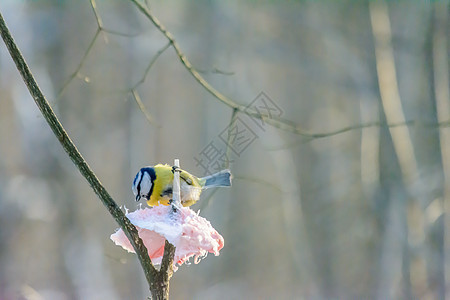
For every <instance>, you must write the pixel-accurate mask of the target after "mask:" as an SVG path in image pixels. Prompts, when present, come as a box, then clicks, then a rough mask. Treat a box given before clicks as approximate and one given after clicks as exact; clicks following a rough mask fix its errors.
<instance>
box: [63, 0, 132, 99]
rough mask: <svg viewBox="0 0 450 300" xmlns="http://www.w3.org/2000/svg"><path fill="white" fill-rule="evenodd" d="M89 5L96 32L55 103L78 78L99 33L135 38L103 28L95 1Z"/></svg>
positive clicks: (92, 0)
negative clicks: (95, 24)
mask: <svg viewBox="0 0 450 300" xmlns="http://www.w3.org/2000/svg"><path fill="white" fill-rule="evenodd" d="M90 4H91V8H92V11H93V13H94V16H95V20H96V22H97V30H96V32H95V35H94V37H93V38H92V40H91V42H90V43H89V46H88V48H87V49H86V51H85V52H84V54H83V57H82V58H81V60H80V62H79V63H78V65H77V68H76V69H75V71H74V72H73V73H72V74H70V76H69V77H68V78H67V79H66V81H65V82H64V84H63V86H62V87H61V89H60V90H59V92H58V94H57V96H56V100H55V101H56V102H57V101H59V100H60V99H61V97H62V96H63V95H64V93H65V91H66V89H67V87H68V86H69V84H70V83H71V82H72V80H73V79H75V78H76V77H77V76H78V74H79V72H80V70H81V68H82V67H83V65H84V63H85V62H86V59H87V57H88V55H89V53H90V52H91V50H92V48H93V47H94V44H95V42H96V41H97V38H98V37H99V36H100V33H101V32H102V31H103V32H105V33H109V34H113V35H119V36H124V37H134V36H137V34H127V33H122V32H117V31H115V30H111V29H107V28H105V27H104V26H103V20H102V18H101V17H100V14H99V13H98V10H97V3H96V2H95V0H90Z"/></svg>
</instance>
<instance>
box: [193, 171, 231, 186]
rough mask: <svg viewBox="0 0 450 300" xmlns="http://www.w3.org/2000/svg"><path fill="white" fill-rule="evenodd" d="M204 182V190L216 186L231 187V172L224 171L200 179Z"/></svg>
mask: <svg viewBox="0 0 450 300" xmlns="http://www.w3.org/2000/svg"><path fill="white" fill-rule="evenodd" d="M200 181H201V182H204V183H205V184H204V185H203V188H204V189H207V188H210V187H216V186H231V172H230V170H222V171H220V172H218V173H215V174H212V175H210V176H206V177H203V178H201V179H200Z"/></svg>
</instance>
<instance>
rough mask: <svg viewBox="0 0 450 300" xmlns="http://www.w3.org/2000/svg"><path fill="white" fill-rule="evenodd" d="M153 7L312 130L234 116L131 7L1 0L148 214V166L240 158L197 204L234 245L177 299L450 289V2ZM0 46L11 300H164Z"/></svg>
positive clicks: (207, 69) (47, 78) (34, 61)
mask: <svg viewBox="0 0 450 300" xmlns="http://www.w3.org/2000/svg"><path fill="white" fill-rule="evenodd" d="M92 4H96V10H93V6H92ZM147 4H148V5H149V6H150V8H151V9H152V11H153V14H154V15H155V16H156V17H157V18H159V19H160V20H161V22H162V23H163V24H164V25H165V26H166V27H167V29H168V30H169V31H170V32H171V33H172V34H173V35H174V37H175V39H176V41H177V42H178V43H179V46H180V48H181V49H182V51H183V53H184V54H185V55H186V57H187V58H188V59H189V60H190V61H191V63H192V64H193V66H194V68H195V69H197V70H198V71H199V72H200V74H201V75H202V76H203V77H204V78H205V79H206V80H207V81H208V82H209V83H210V84H211V85H212V86H214V87H215V88H216V89H217V90H219V91H220V92H222V93H224V94H225V95H227V96H229V97H230V98H231V99H233V100H235V101H236V102H238V103H239V104H242V105H250V106H251V107H253V108H254V109H257V110H259V111H261V112H264V111H262V110H263V109H264V108H266V111H265V112H267V113H269V112H273V113H274V117H281V118H283V119H286V120H290V121H293V122H295V123H296V124H297V125H298V128H297V133H292V132H289V131H288V130H280V129H277V128H274V127H273V126H271V125H270V124H268V123H267V122H261V121H258V120H255V119H252V118H250V117H249V116H247V115H246V114H244V113H243V112H238V113H237V114H236V115H234V118H233V110H232V109H231V108H230V107H228V106H227V105H225V104H223V103H221V102H220V101H219V100H217V99H216V98H215V97H213V95H211V94H210V93H208V92H207V91H206V90H205V89H204V88H203V87H202V86H201V85H200V84H199V83H198V82H197V81H195V79H194V78H193V77H192V76H191V74H190V73H189V72H188V71H187V70H186V68H184V66H183V64H182V63H181V62H180V60H179V58H178V56H177V55H176V53H175V51H174V50H173V48H172V47H170V45H168V41H167V39H166V38H165V37H164V36H163V35H162V34H161V33H160V32H159V31H158V30H157V29H156V28H155V26H154V25H153V24H152V23H151V22H149V20H148V19H147V18H146V17H145V16H144V15H143V14H142V13H141V12H140V11H139V10H138V9H137V8H136V5H135V4H133V3H132V2H131V1H124V0H121V1H119V0H114V1H104V0H97V1H96V2H90V1H89V0H83V1H65V0H53V1H52V0H29V1H26V0H2V1H1V3H0V11H1V12H2V14H3V16H4V18H5V20H6V22H7V24H8V26H9V27H10V30H11V32H12V34H13V36H14V37H15V39H16V42H17V43H18V46H19V47H20V49H21V50H22V53H23V54H24V56H25V58H26V59H27V61H28V63H29V65H30V68H31V70H32V72H33V73H34V75H35V76H36V78H37V81H38V83H39V84H40V86H41V88H42V89H43V91H44V93H45V95H46V96H47V98H48V99H49V101H50V102H51V104H52V106H53V108H54V110H55V112H56V113H57V115H58V116H59V118H60V120H61V122H62V123H63V125H64V126H65V128H66V130H67V131H68V133H69V135H70V136H71V138H72V139H73V140H74V142H75V144H76V145H77V146H78V148H79V150H80V151H81V153H82V154H83V155H84V157H85V159H86V160H87V162H88V163H89V164H90V165H91V167H92V169H93V170H94V171H95V172H96V174H97V175H98V177H99V178H100V180H101V181H102V182H103V184H104V185H105V186H106V188H107V189H108V190H109V192H110V193H111V195H112V196H113V198H114V199H115V200H116V202H117V203H118V204H119V205H125V206H126V207H127V208H128V209H131V210H134V209H135V208H136V207H138V204H136V202H135V201H134V197H133V195H132V192H131V182H132V180H133V178H134V175H135V174H136V172H137V171H138V170H139V168H140V167H142V166H145V165H153V164H156V163H159V162H162V163H169V164H171V163H172V162H173V159H174V158H180V161H181V166H182V167H183V168H184V169H186V170H189V171H191V172H192V173H194V174H197V175H206V173H208V172H210V171H213V169H217V168H218V167H222V166H224V165H227V164H228V163H229V167H230V168H231V170H232V172H233V174H234V182H233V184H234V185H233V187H232V188H231V189H220V190H218V191H216V192H214V191H208V192H207V193H205V194H204V195H203V200H202V201H201V202H200V203H197V204H196V205H195V206H193V208H194V209H195V210H198V209H200V210H201V215H202V216H204V217H206V218H207V219H208V220H210V221H211V223H212V225H213V226H214V227H215V228H216V229H217V230H218V231H219V232H220V233H221V234H222V235H223V236H224V238H225V247H224V249H223V250H222V251H221V254H220V256H219V257H214V256H212V255H210V256H209V257H207V258H206V259H205V260H203V261H202V262H201V263H200V264H199V265H194V264H192V265H190V266H182V267H181V268H180V269H179V270H178V271H177V272H176V273H175V275H174V277H173V279H172V280H171V291H170V292H171V298H172V299H363V298H365V299H367V298H371V299H414V298H415V299H444V298H445V295H446V294H447V295H450V294H449V290H450V277H449V275H450V264H449V258H448V257H447V256H446V255H445V254H448V253H449V250H450V244H449V241H450V226H449V225H450V224H448V223H446V221H445V219H444V212H449V211H450V205H449V201H450V198H449V197H450V128H449V120H450V99H449V68H448V66H449V64H448V62H449V51H448V49H450V47H449V3H448V1H445V0H442V1H391V2H387V3H386V2H382V1H344V0H341V1H287V0H279V1H256V0H254V1H250V0H249V1H237V0H233V1H212V0H211V1H207V0H198V1H187V0H186V1H174V0H169V1H147ZM0 44H1V45H0V299H6V300H9V299H30V300H39V299H61V300H63V299H145V297H147V296H149V292H148V286H147V283H146V282H145V278H144V274H143V272H142V270H141V268H140V266H139V264H138V261H137V259H136V257H135V255H134V254H129V253H126V252H125V251H124V250H122V249H121V248H119V247H117V246H115V245H114V244H113V243H112V242H111V241H110V239H109V236H110V234H111V233H113V232H114V230H115V229H116V228H117V227H118V225H117V224H116V223H115V222H114V220H113V218H111V216H110V215H109V213H108V212H107V210H106V209H105V208H104V207H103V206H102V204H101V202H100V201H99V199H98V198H97V196H96V195H95V194H94V193H93V191H92V189H91V188H90V187H89V185H88V184H87V182H86V181H85V179H84V178H83V177H82V176H81V175H80V174H79V172H78V170H77V169H76V168H75V167H74V165H73V164H72V162H71V161H70V159H69V158H68V157H67V155H66V154H65V153H64V152H63V150H62V147H61V146H60V145H59V143H58V141H57V140H56V138H55V137H54V136H53V133H52V132H51V130H50V129H49V127H48V125H47V124H46V123H45V121H44V120H43V118H42V116H41V114H40V112H39V111H38V109H37V107H36V105H35V104H34V103H33V100H32V98H31V97H30V95H29V93H28V91H27V89H26V87H25V85H24V83H23V82H22V80H21V78H20V76H19V75H18V72H17V70H16V69H15V66H14V65H13V63H12V60H11V58H10V57H9V54H8V53H7V51H6V48H5V46H4V44H3V43H0ZM165 48H166V49H165ZM158 54H160V55H158ZM155 58H157V59H155ZM152 60H153V64H152V65H151V68H150V69H148V67H149V64H150V63H151V62H152ZM146 70H147V71H148V72H147V71H146ZM145 74H147V75H146V76H144V75H145ZM140 101H141V103H140ZM139 103H140V104H141V106H140V105H138V104H139ZM263 103H265V104H267V106H262V104H263ZM267 107H270V108H271V109H270V110H267ZM144 112H145V113H144ZM232 119H233V120H234V122H231V120H232ZM230 122H231V126H230ZM386 124H391V125H392V126H387V125H386ZM405 124H406V125H407V126H405ZM239 126H240V127H239ZM349 127H350V128H349ZM239 128H240V129H239ZM341 129H344V130H342V132H336V131H341ZM242 130H244V131H245V136H244V137H243V136H237V133H238V132H242ZM300 131H301V132H300ZM233 133H236V134H234V135H233ZM300 133H304V134H300ZM322 134H323V135H322ZM227 144H228V145H229V147H227ZM224 154H228V155H227V156H225V155H224ZM208 159H209V160H208ZM446 224H447V225H446Z"/></svg>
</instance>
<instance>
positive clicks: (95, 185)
mask: <svg viewBox="0 0 450 300" xmlns="http://www.w3.org/2000/svg"><path fill="white" fill-rule="evenodd" d="M0 34H1V36H2V38H3V41H4V42H5V44H6V47H7V48H8V51H9V53H10V55H11V58H12V59H13V61H14V63H15V64H16V67H17V69H18V71H19V73H20V75H21V76H22V78H23V81H24V82H25V84H26V85H27V88H28V90H29V92H30V94H31V96H32V97H33V99H34V101H35V103H36V105H37V106H38V108H39V109H40V111H41V113H42V115H43V116H44V118H45V120H46V121H47V123H48V124H49V126H50V128H51V129H52V131H53V133H54V134H55V136H56V137H57V139H58V140H59V142H60V144H61V145H62V147H63V148H64V150H65V151H66V153H67V154H68V155H69V157H70V159H71V160H72V162H73V163H74V164H75V165H76V166H77V168H78V170H79V171H80V173H81V174H82V175H83V176H84V178H86V180H87V181H88V183H89V185H90V186H91V187H92V189H93V190H94V192H95V193H96V194H97V196H98V197H99V198H100V200H101V201H102V203H103V205H105V207H106V208H107V209H108V211H109V213H110V214H111V215H112V216H113V218H114V219H115V220H116V222H117V223H118V224H119V225H120V227H121V228H122V230H123V231H124V233H125V234H126V236H127V238H128V239H129V241H130V243H131V245H132V246H133V248H134V250H135V252H136V254H137V256H138V259H139V261H140V263H141V266H142V268H143V270H144V273H145V277H146V279H147V281H148V283H149V285H150V284H151V282H152V281H153V280H154V278H155V277H156V276H157V270H156V269H155V267H154V266H153V264H152V261H151V259H150V257H149V256H148V252H147V248H146V247H145V246H144V244H143V242H142V240H141V238H140V237H139V235H138V231H137V229H136V227H135V226H134V225H133V224H131V222H130V220H129V219H128V218H127V217H126V216H125V215H124V213H123V212H122V210H121V209H120V208H119V207H118V206H117V204H116V203H115V202H114V200H113V199H112V198H111V196H110V195H109V193H108V191H107V190H106V189H105V187H104V186H103V185H102V184H101V183H100V181H99V180H98V178H97V177H96V176H95V174H94V172H93V171H92V170H91V168H90V167H89V165H88V164H87V162H86V161H85V160H84V158H83V157H82V156H81V154H80V152H79V151H78V149H77V147H76V146H75V144H74V143H73V142H72V140H71V139H70V137H69V136H68V134H67V133H66V131H65V130H64V128H63V126H62V125H61V123H60V122H59V120H58V118H57V117H56V115H55V113H54V112H53V109H52V108H51V106H50V104H49V103H48V101H47V99H46V98H45V96H44V95H43V93H42V91H41V90H40V88H39V86H38V84H37V83H36V80H35V79H34V77H33V75H32V73H31V71H30V69H29V67H28V65H27V63H26V62H25V59H24V58H23V56H22V54H21V53H20V51H19V49H18V47H17V45H16V43H15V42H14V39H13V38H12V36H11V34H10V32H9V30H8V28H7V26H6V24H5V21H4V19H3V16H2V14H1V13H0Z"/></svg>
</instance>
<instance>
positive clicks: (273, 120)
mask: <svg viewBox="0 0 450 300" xmlns="http://www.w3.org/2000/svg"><path fill="white" fill-rule="evenodd" d="M130 1H131V2H132V3H133V4H134V5H135V6H136V7H137V8H138V9H139V11H141V12H142V13H143V14H144V15H145V16H146V17H147V18H148V19H149V20H150V21H151V22H152V23H153V25H154V26H155V27H156V28H157V29H158V30H159V31H160V32H161V33H162V34H163V35H164V36H165V37H166V38H167V40H168V41H169V43H170V44H171V46H172V48H173V49H174V50H175V52H176V54H177V56H178V58H179V59H180V61H181V63H182V65H183V66H184V67H185V68H186V69H187V70H188V72H189V73H190V74H191V75H192V76H193V77H194V78H195V80H197V82H198V83H199V84H200V85H201V86H203V88H205V89H206V90H207V91H208V92H209V93H210V94H211V95H213V96H214V97H215V98H216V99H218V100H219V101H221V102H222V103H224V104H225V105H227V106H229V107H231V108H233V109H236V110H237V111H239V112H242V113H245V114H247V115H249V116H250V117H253V118H257V119H260V120H262V121H264V122H267V123H268V124H270V125H272V126H274V127H276V128H278V129H281V130H284V131H288V132H292V133H295V134H298V135H301V136H304V137H309V138H324V137H329V136H333V135H337V134H341V133H344V132H347V131H351V130H355V129H361V128H367V127H372V126H380V125H381V124H380V123H379V122H371V123H366V124H358V125H354V126H348V127H345V128H341V129H338V130H334V131H330V132H324V133H313V132H309V131H307V130H305V129H303V128H302V127H301V126H300V125H298V124H296V123H295V122H293V121H290V120H287V119H284V118H281V117H277V116H270V115H267V114H263V113H260V112H257V111H254V110H252V109H251V108H249V107H247V106H245V105H241V104H239V103H237V102H236V101H234V100H232V99H230V98H228V97H227V96H225V95H224V94H222V93H220V92H219V91H217V90H216V89H215V88H214V87H212V86H211V85H210V84H209V83H208V82H207V81H206V80H205V79H204V78H203V77H202V76H201V75H200V73H199V72H198V71H196V69H195V68H194V67H193V66H192V64H191V63H190V62H189V60H188V59H187V57H186V55H185V54H184V53H183V52H182V51H181V48H180V46H179V45H178V43H177V41H176V40H175V38H174V37H173V35H172V34H171V33H170V32H169V31H167V29H166V28H165V26H164V25H163V24H162V23H161V22H160V21H159V20H158V19H157V18H156V17H155V16H154V15H153V13H152V11H151V10H150V9H149V8H148V7H146V6H145V5H144V4H142V3H141V2H139V1H138V0H130ZM410 123H411V122H403V123H402V124H400V123H396V124H392V125H390V124H388V125H386V126H388V127H398V126H405V125H410ZM449 124H450V120H449V121H447V122H442V123H439V124H435V126H434V127H441V126H449Z"/></svg>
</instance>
